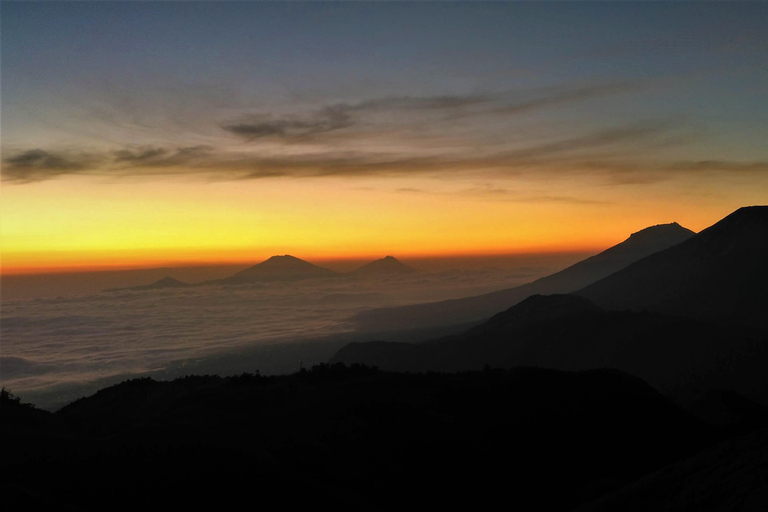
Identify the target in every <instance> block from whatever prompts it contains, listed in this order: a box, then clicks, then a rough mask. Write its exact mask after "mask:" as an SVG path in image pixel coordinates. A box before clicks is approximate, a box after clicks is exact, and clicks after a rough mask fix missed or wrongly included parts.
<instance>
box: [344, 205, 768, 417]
mask: <svg viewBox="0 0 768 512" xmlns="http://www.w3.org/2000/svg"><path fill="white" fill-rule="evenodd" d="M766 261H768V208H766V207H751V208H742V209H739V210H738V211H736V212H734V213H733V214H731V215H729V216H728V217H726V218H725V219H723V220H722V221H720V222H718V223H717V224H715V225H713V226H712V227H710V228H707V229H705V230H703V231H702V232H701V233H699V234H697V235H694V236H691V237H688V238H687V239H686V240H684V241H682V242H680V243H679V244H677V245H675V246H672V247H670V248H667V249H664V250H662V251H660V252H657V253H655V254H652V255H650V256H647V257H645V258H643V259H641V260H639V261H637V262H635V263H633V264H631V265H629V266H628V267H626V268H624V269H623V270H620V271H619V272H617V273H615V274H613V275H611V276H609V277H606V278H604V279H602V280H599V281H597V282H596V283H594V284H592V285H589V286H587V287H585V288H583V289H581V290H577V291H576V292H575V293H574V294H573V295H549V296H542V295H534V296H530V297H528V298H527V299H525V300H523V301H522V302H520V303H519V304H517V305H515V306H513V307H511V308H509V309H507V310H505V311H503V312H501V313H498V314H497V315H495V316H493V317H492V318H490V319H489V320H488V321H486V322H484V323H482V324H480V325H478V326H476V327H474V328H472V329H469V330H467V331H466V332H464V333H463V334H459V335H455V336H451V337H447V338H441V339H437V340H433V341H429V342H425V343H421V344H403V343H394V342H389V343H388V342H381V341H378V342H376V343H372V344H369V343H359V342H358V343H354V344H350V345H348V346H346V347H344V348H342V349H341V350H340V351H339V352H338V353H337V354H336V356H335V357H334V358H333V359H332V361H335V362H336V361H338V362H343V363H347V364H352V363H360V364H368V365H375V366H378V367H381V368H383V369H386V370H395V371H463V370H472V369H479V368H481V367H482V366H483V365H484V364H490V365H496V366H500V367H504V368H509V367H514V366H520V365H530V366H540V367H546V368H558V369H563V370H584V369H589V368H601V367H613V368H618V369H621V370H623V371H627V372H629V373H631V374H633V375H637V376H639V377H641V378H643V379H645V380H647V381H648V382H650V383H651V384H652V385H654V386H655V387H656V388H657V389H660V390H662V391H664V392H665V393H667V394H669V395H674V396H676V397H678V398H679V399H681V400H686V399H690V397H691V396H693V395H694V394H695V393H697V392H699V391H701V390H708V389H710V390H711V389H718V388H728V389H733V390H735V391H738V392H739V393H741V394H744V395H745V396H747V397H749V398H751V399H754V400H758V401H761V402H763V403H767V404H768V372H765V368H768V342H767V341H766V339H768V330H767V329H766V325H767V324H766V316H768V315H766V312H768V302H766V290H768V281H767V280H766V275H767V274H766V265H765V262H766ZM577 265H578V264H577ZM574 267H576V265H574ZM574 267H571V268H574ZM561 274H562V273H561ZM539 281H544V282H547V279H546V278H544V279H543V280H539ZM521 288H522V287H521Z"/></svg>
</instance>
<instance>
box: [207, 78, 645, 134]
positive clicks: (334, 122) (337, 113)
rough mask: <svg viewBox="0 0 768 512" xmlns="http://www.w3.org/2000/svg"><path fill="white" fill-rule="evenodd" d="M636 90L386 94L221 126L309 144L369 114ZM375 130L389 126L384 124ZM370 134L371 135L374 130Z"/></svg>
mask: <svg viewBox="0 0 768 512" xmlns="http://www.w3.org/2000/svg"><path fill="white" fill-rule="evenodd" d="M638 88H639V85H638V84H637V83H628V82H627V83H611V84H600V85H589V86H571V87H558V88H545V89H537V90H532V91H515V92H501V93H481V94H464V95H434V96H385V97H381V98H372V99H367V100H362V101H358V102H345V103H335V104H331V105H326V106H323V107H322V108H320V109H319V110H316V111H312V112H307V113H304V114H291V115H277V114H275V113H264V112H260V113H253V114H245V115H243V116H242V117H240V118H238V119H236V120H233V121H228V122H224V123H222V124H221V127H222V128H223V129H224V130H226V131H227V132H230V133H232V134H234V135H237V136H239V137H241V138H243V139H245V140H247V141H258V140H262V139H271V140H279V141H281V142H284V143H296V142H310V141H316V140H318V139H320V138H322V136H324V135H326V134H329V133H331V132H336V131H339V130H344V132H345V135H347V134H352V133H353V132H354V131H355V129H360V128H361V127H363V126H365V128H366V129H368V130H369V129H370V124H371V123H374V121H372V119H371V116H372V115H373V114H377V113H378V114H380V113H392V114H396V117H395V119H396V120H395V121H394V124H395V128H396V127H397V125H400V126H403V125H407V124H410V123H413V122H414V121H417V120H418V117H419V116H420V115H424V114H438V115H441V116H444V117H456V116H461V117H477V118H481V120H482V119H484V118H487V117H488V116H505V117H512V116H518V115H524V114H528V113H530V112H533V111H536V110H542V109H547V108H552V107H557V106H562V105H565V104H568V103H575V102H579V101H585V100H588V99H592V98H599V97H604V96H608V95H613V94H619V93H626V92H630V91H634V90H637V89H638ZM379 122H381V121H379ZM390 122H392V121H390ZM374 124H375V123H374ZM380 128H381V129H387V128H390V129H391V127H387V126H380ZM373 132H374V133H375V130H374V131H373Z"/></svg>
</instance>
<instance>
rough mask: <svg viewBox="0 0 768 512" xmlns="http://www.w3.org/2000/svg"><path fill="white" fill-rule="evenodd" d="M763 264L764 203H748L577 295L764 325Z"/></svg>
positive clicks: (767, 289)
mask: <svg viewBox="0 0 768 512" xmlns="http://www.w3.org/2000/svg"><path fill="white" fill-rule="evenodd" d="M767 262H768V206H751V207H745V208H740V209H738V210H736V211H735V212H733V213H732V214H730V215H728V216H727V217H725V218H724V219H723V220H721V221H719V222H717V223H716V224H714V225H712V226H710V227H709V228H707V229H705V230H703V231H702V232H701V233H699V234H697V235H696V236H693V237H691V238H689V239H688V240H686V241H684V242H682V243H680V244H677V245H675V246H673V247H670V248H668V249H666V250H663V251H660V252H658V253H656V254H653V255H651V256H649V257H647V258H644V259H642V260H640V261H637V262H635V263H633V264H632V265H629V266H628V267H626V268H624V269H623V270H621V271H619V272H616V273H614V274H612V275H611V276H608V277H606V278H605V279H602V280H600V281H597V282H595V283H593V284H591V285H589V286H586V287H585V288H583V289H581V290H579V291H577V292H575V293H576V294H578V295H582V296H584V297H587V298H589V299H590V300H592V301H593V302H595V303H596V304H598V305H599V306H601V307H603V308H606V309H614V310H616V309H635V310H637V309H647V310H649V311H658V312H663V313H669V314H675V315H682V316H691V317H696V318H702V319H709V320H725V321H733V322H737V323H745V324H750V325H759V326H762V327H768V264H767Z"/></svg>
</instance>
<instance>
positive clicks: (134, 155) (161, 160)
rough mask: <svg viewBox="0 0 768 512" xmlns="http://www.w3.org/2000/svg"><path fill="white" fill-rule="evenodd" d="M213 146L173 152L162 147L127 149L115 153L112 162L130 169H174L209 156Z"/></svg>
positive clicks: (184, 148) (181, 149)
mask: <svg viewBox="0 0 768 512" xmlns="http://www.w3.org/2000/svg"><path fill="white" fill-rule="evenodd" d="M212 150H213V148H212V147H211V146H189V147H182V148H176V149H173V150H170V149H167V148H161V147H154V146H149V147H140V148H127V149H121V150H118V151H114V152H113V153H112V155H113V159H112V161H113V162H114V163H115V164H122V165H125V166H130V167H137V166H138V167H172V166H179V165H183V164H187V163H190V162H194V161H198V160H200V159H202V158H204V157H206V156H208V155H209V154H210V153H211V151H212Z"/></svg>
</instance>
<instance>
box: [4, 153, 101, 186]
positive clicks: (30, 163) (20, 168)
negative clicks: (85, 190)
mask: <svg viewBox="0 0 768 512" xmlns="http://www.w3.org/2000/svg"><path fill="white" fill-rule="evenodd" d="M97 160H98V159H95V158H93V157H90V156H87V155H61V154H59V153H54V152H49V151H45V150H43V149H40V148H35V149H28V150H25V151H21V152H19V153H15V154H14V155H12V156H10V157H8V158H5V159H3V164H4V165H3V181H10V182H19V183H31V182H35V181H44V180H48V179H51V178H55V177H56V176H61V175H65V174H77V173H79V172H82V171H84V170H86V169H88V168H90V167H92V166H94V165H95V164H96V163H97Z"/></svg>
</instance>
